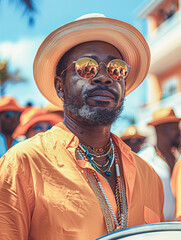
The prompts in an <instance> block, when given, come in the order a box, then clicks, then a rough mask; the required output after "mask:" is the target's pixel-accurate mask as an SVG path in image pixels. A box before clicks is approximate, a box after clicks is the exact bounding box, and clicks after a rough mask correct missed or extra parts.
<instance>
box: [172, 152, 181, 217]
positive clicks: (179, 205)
mask: <svg viewBox="0 0 181 240" xmlns="http://www.w3.org/2000/svg"><path fill="white" fill-rule="evenodd" d="M171 187H172V192H173V195H174V197H175V212H176V218H177V220H178V221H181V157H180V158H179V160H178V161H177V162H176V164H175V166H174V168H173V172H172V177H171Z"/></svg>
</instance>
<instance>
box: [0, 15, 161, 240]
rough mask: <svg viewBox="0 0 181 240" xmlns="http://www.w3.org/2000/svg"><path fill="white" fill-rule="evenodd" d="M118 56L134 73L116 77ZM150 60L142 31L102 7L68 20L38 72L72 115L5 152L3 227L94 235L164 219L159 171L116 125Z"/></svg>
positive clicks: (68, 239) (46, 235)
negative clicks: (85, 69) (89, 71)
mask: <svg viewBox="0 0 181 240" xmlns="http://www.w3.org/2000/svg"><path fill="white" fill-rule="evenodd" d="M105 41H106V42H105ZM128 43H129V44H128ZM123 49H124V51H123ZM82 58H84V61H83V62H84V64H89V62H90V59H91V62H92V63H94V62H95V64H94V66H97V67H96V72H95V74H94V76H93V77H92V78H86V77H85V76H81V74H82V73H81V72H77V71H76V69H77V68H79V66H80V62H81V59H82ZM125 61H126V62H127V63H125ZM96 62H97V64H96ZM110 62H111V63H113V65H114V67H118V68H119V66H120V64H122V63H123V62H124V64H127V66H128V69H129V73H128V74H127V76H125V78H124V79H122V80H121V81H117V80H116V79H114V76H113V75H112V74H111V73H110V74H109V70H108V67H109V65H111V64H110ZM149 64H150V51H149V47H148V45H147V43H146V41H145V39H144V38H143V36H142V35H141V33H140V32H139V31H138V30H137V29H135V28H134V27H133V26H131V25H129V24H127V23H125V22H122V21H119V20H116V19H110V18H106V17H104V16H102V15H99V14H98V15H96V16H95V14H93V15H88V16H84V17H82V18H81V19H77V20H76V21H73V22H70V23H68V24H65V25H63V26H61V27H59V28H57V29H56V30H54V31H53V32H52V33H50V35H49V36H48V37H47V38H46V39H45V40H44V41H43V43H42V44H41V46H40V48H39V50H38V52H37V54H36V57H35V60H34V65H33V66H34V67H33V68H34V78H35V81H36V84H37V86H38V87H39V89H40V91H41V92H42V94H43V95H44V96H45V97H46V98H47V99H48V100H49V101H50V102H52V103H53V104H55V105H57V106H59V104H60V102H61V101H62V100H63V101H64V122H63V123H60V124H58V125H56V126H53V127H52V128H51V129H50V130H49V131H46V132H45V133H41V134H38V135H35V136H34V137H32V138H30V139H28V140H25V141H24V142H22V143H19V144H17V145H16V146H15V147H13V148H12V149H11V150H10V151H8V152H7V153H6V154H5V155H4V156H3V157H2V158H1V163H0V223H1V224H0V234H1V236H3V237H4V238H7V239H13V240H26V239H28V240H43V239H49V240H60V239H62V240H85V239H87V240H92V239H95V238H98V237H100V236H102V235H104V234H107V233H110V232H113V231H115V230H119V229H124V228H127V227H131V226H136V225H141V224H146V223H153V222H160V221H164V217H163V200H164V199H163V189H162V183H161V180H160V178H159V177H158V175H157V174H156V173H155V171H154V170H153V169H152V168H151V167H150V166H149V165H148V164H147V163H146V162H145V161H143V160H142V159H141V158H140V157H139V156H138V155H136V153H133V152H131V151H130V148H129V147H128V146H127V145H126V144H125V143H124V142H123V141H122V140H121V139H119V138H118V137H117V136H116V135H114V134H112V133H111V132H110V128H111V124H112V123H113V122H114V120H116V119H117V117H118V115H119V114H120V112H121V109H122V105H123V101H124V97H125V95H127V94H129V93H130V92H131V91H133V90H134V89H135V88H136V87H137V86H138V85H139V84H140V83H141V82H142V81H143V80H144V78H145V77H146V75H147V72H148V69H149Z"/></svg>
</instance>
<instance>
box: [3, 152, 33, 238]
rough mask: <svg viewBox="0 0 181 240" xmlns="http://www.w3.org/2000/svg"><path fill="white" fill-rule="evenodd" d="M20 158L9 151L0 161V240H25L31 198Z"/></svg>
mask: <svg viewBox="0 0 181 240" xmlns="http://www.w3.org/2000/svg"><path fill="white" fill-rule="evenodd" d="M21 160H22V159H21V157H18V156H17V154H15V153H14V154H13V152H11V149H10V150H9V151H8V152H7V153H6V154H5V155H4V156H3V157H2V158H1V159H0V239H1V240H5V239H6V240H7V239H8V240H27V239H28V233H29V229H30V222H31V215H32V206H33V202H32V196H31V191H30V186H29V184H28V181H27V178H26V176H25V172H24V170H23V164H22V161H21Z"/></svg>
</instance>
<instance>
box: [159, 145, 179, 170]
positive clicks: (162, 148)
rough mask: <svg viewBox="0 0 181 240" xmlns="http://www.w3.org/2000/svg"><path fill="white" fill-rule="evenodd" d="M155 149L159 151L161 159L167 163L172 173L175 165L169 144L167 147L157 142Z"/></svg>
mask: <svg viewBox="0 0 181 240" xmlns="http://www.w3.org/2000/svg"><path fill="white" fill-rule="evenodd" d="M157 148H158V149H159V151H160V152H161V154H162V155H163V157H164V158H165V160H166V161H167V163H168V165H169V166H170V168H171V171H172V169H173V166H174V164H175V157H174V155H173V153H172V148H171V146H170V145H169V144H168V145H163V144H162V143H160V142H157Z"/></svg>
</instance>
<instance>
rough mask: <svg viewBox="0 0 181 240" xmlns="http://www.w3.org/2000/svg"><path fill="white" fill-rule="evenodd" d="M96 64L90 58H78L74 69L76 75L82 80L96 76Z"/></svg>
mask: <svg viewBox="0 0 181 240" xmlns="http://www.w3.org/2000/svg"><path fill="white" fill-rule="evenodd" d="M98 66H99V65H98V63H97V62H96V61H95V60H94V59H92V58H80V59H79V60H78V61H77V62H76V64H75V69H76V72H77V74H78V75H79V76H80V77H82V78H92V77H94V76H95V75H96V74H97V68H98Z"/></svg>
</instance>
